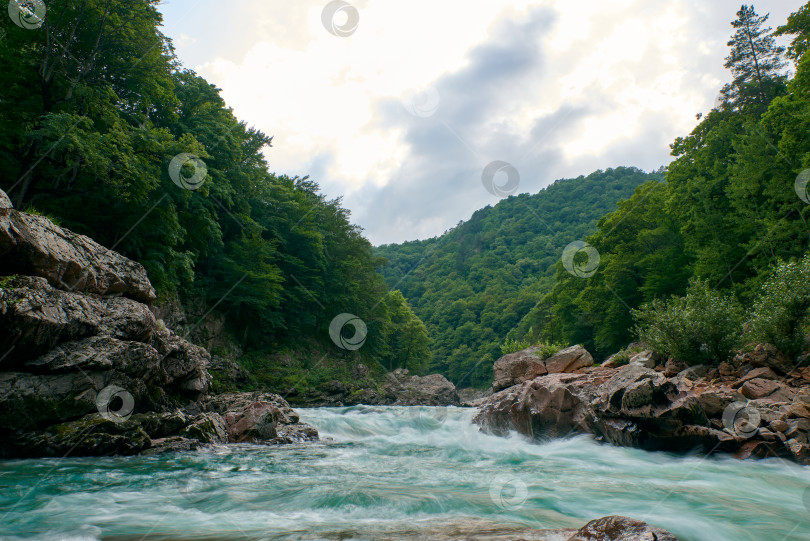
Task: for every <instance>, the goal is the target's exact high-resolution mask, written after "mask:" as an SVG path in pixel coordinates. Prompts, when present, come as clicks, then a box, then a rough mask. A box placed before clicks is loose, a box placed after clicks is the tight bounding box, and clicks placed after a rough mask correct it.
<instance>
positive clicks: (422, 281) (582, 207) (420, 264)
mask: <svg viewBox="0 0 810 541" xmlns="http://www.w3.org/2000/svg"><path fill="white" fill-rule="evenodd" d="M652 178H660V175H659V174H648V173H645V172H643V171H640V170H638V169H635V168H626V167H620V168H616V169H608V170H607V171H597V172H595V173H592V174H590V175H588V176H587V177H582V176H581V177H579V178H576V179H564V180H558V181H556V182H555V183H554V184H552V185H551V186H549V187H547V188H545V189H544V190H541V191H540V192H539V193H537V194H534V195H530V194H521V195H518V196H513V197H509V198H508V199H505V200H503V201H500V202H499V203H498V204H497V205H495V206H494V207H491V206H487V207H485V208H483V209H481V210H478V211H476V212H475V213H474V214H473V215H472V217H471V218H470V220H469V221H467V222H464V223H462V224H460V225H459V226H457V227H455V228H454V229H452V230H450V231H448V232H447V233H445V234H444V235H442V236H440V237H436V238H432V239H428V240H424V241H414V242H406V243H402V244H390V245H383V246H380V247H378V248H377V249H376V253H377V255H380V256H382V257H385V258H386V259H387V260H388V264H387V265H386V266H385V267H384V268H383V269H382V271H381V272H382V274H383V276H384V277H385V280H386V282H387V283H388V285H389V287H391V288H392V289H399V290H401V291H402V293H403V295H404V296H405V298H406V299H407V300H408V301H409V303H410V304H411V306H412V307H413V310H414V312H415V313H416V314H417V315H418V316H419V317H420V318H421V319H422V321H424V322H425V324H426V325H427V327H428V332H429V334H430V337H431V338H432V340H433V344H432V349H433V352H434V354H433V359H434V360H433V364H432V366H431V367H430V368H431V370H434V371H439V372H441V373H443V374H444V375H446V376H447V377H449V378H450V379H451V380H452V381H453V382H454V383H456V384H457V385H474V386H485V385H487V384H488V383H489V382H490V380H491V374H492V364H493V362H494V361H495V359H496V358H497V357H498V356H499V355H500V344H501V343H502V342H503V340H504V337H505V336H506V334H507V333H508V332H509V331H510V330H512V329H513V328H514V327H515V326H516V325H517V324H518V323H519V322H520V321H521V319H522V318H523V317H524V316H525V315H526V314H527V313H529V311H530V310H531V309H532V308H533V307H534V306H535V305H536V304H537V302H538V301H539V300H540V299H541V297H542V296H543V295H544V294H545V293H547V292H548V291H550V289H551V287H552V285H553V283H554V272H555V264H556V263H557V261H558V260H559V258H560V255H561V254H562V251H563V249H564V248H565V247H566V246H567V245H568V244H569V243H571V242H573V241H577V240H583V239H584V238H585V237H586V236H588V235H589V234H591V233H592V232H593V231H594V230H595V228H596V222H597V221H598V220H599V218H601V217H602V216H603V215H604V214H606V213H607V212H610V211H612V210H614V209H615V208H616V203H617V202H618V201H619V200H621V199H626V198H628V197H630V196H631V195H632V194H633V190H634V189H635V188H636V187H637V186H639V185H641V184H642V183H644V182H646V181H648V180H651V179H652Z"/></svg>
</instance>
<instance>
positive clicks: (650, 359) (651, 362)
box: [628, 349, 660, 368]
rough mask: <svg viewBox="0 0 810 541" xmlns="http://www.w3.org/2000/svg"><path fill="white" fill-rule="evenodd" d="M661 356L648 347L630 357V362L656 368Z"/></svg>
mask: <svg viewBox="0 0 810 541" xmlns="http://www.w3.org/2000/svg"><path fill="white" fill-rule="evenodd" d="M659 360H660V357H659V356H658V354H656V353H655V352H654V351H653V350H651V349H648V350H645V351H642V352H641V353H637V354H635V355H633V356H632V357H630V361H629V363H628V364H637V365H640V366H643V367H645V368H655V367H656V366H657V365H658V362H659Z"/></svg>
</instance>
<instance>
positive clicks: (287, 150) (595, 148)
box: [161, 0, 804, 244]
mask: <svg viewBox="0 0 810 541" xmlns="http://www.w3.org/2000/svg"><path fill="white" fill-rule="evenodd" d="M803 3H804V1H803V0H772V1H760V2H756V3H755V4H754V5H755V7H756V9H757V11H758V12H759V13H760V14H763V13H767V12H770V13H771V19H770V21H769V23H770V24H771V25H772V26H773V27H776V26H778V25H780V24H782V23H783V22H784V21H785V19H786V18H787V16H788V15H789V14H790V13H791V12H793V11H796V10H797V9H798V8H799V7H800V6H801V5H803ZM739 7H740V1H739V0H734V1H731V0H711V1H709V0H667V1H663V0H543V1H527V0H481V1H478V0H407V1H406V0H376V1H368V0H355V1H352V2H349V3H348V5H346V4H345V3H344V4H343V5H341V4H330V3H329V2H327V1H326V0H315V1H311V0H294V1H290V0H232V1H231V2H229V3H227V4H224V3H223V2H221V1H219V0H216V1H214V0H171V1H165V2H164V3H163V4H162V6H161V11H162V13H163V14H164V17H165V21H164V24H165V28H164V32H165V33H166V34H167V35H168V36H169V37H171V38H172V39H173V41H174V43H175V46H176V48H177V53H178V56H179V57H180V60H181V61H182V62H183V64H184V65H185V66H186V67H189V68H191V69H194V70H195V71H196V72H197V73H199V74H200V75H202V76H203V77H205V78H206V79H207V80H208V81H209V82H211V83H213V84H215V85H217V86H218V87H219V88H221V89H222V95H223V97H224V99H225V100H226V102H227V103H228V104H229V105H230V106H231V107H233V109H234V112H235V114H236V116H237V117H238V118H240V119H241V120H244V121H246V122H247V123H248V124H249V125H252V126H255V127H256V128H258V129H260V130H262V131H263V132H265V133H266V134H268V135H272V136H273V137H274V139H273V148H271V149H268V150H267V152H266V156H267V159H268V161H269V163H270V167H271V169H272V170H273V171H275V172H277V173H286V174H288V175H301V176H303V175H310V176H311V177H312V178H313V179H315V180H316V181H317V182H319V183H320V185H321V188H322V190H323V191H324V193H326V194H327V196H329V197H338V196H343V198H344V199H343V202H344V206H346V207H347V208H349V209H350V210H351V211H352V221H353V222H354V223H357V224H359V225H360V226H361V227H363V228H364V230H365V234H366V236H367V237H368V238H369V239H370V240H371V241H372V242H373V243H374V244H382V243H389V242H401V241H404V240H412V239H416V238H427V237H432V236H435V235H439V234H441V233H442V232H443V231H445V230H446V229H448V228H450V227H452V226H454V225H455V224H456V223H458V221H459V220H466V219H468V218H469V217H470V215H471V214H472V213H473V212H474V211H475V210H476V209H479V208H481V207H483V206H485V205H487V204H495V203H497V202H498V201H499V195H498V194H499V193H502V192H504V191H505V192H513V191H514V192H515V193H522V192H530V193H535V192H537V191H538V190H539V189H541V188H542V187H544V186H547V185H548V184H550V183H551V182H553V181H554V180H555V179H558V178H567V177H576V176H579V175H587V174H588V173H590V172H592V171H595V170H597V169H606V168H609V167H617V166H622V165H627V166H636V167H639V168H641V169H644V170H648V171H649V170H652V169H657V168H658V167H659V166H661V165H664V164H666V163H668V162H669V161H670V159H671V158H670V156H669V144H670V143H671V142H672V141H673V139H675V137H678V136H681V135H686V134H688V133H689V132H690V131H691V130H692V128H694V126H695V124H696V123H697V120H696V119H695V115H696V114H697V113H700V112H704V113H705V112H707V111H708V110H709V109H710V108H711V107H712V105H713V104H714V101H715V99H716V96H717V93H718V90H719V89H720V88H721V87H722V85H723V84H724V83H725V82H727V80H728V79H729V76H728V74H727V72H726V71H725V70H724V68H723V58H724V57H725V56H726V54H727V49H728V48H727V46H726V42H727V41H728V39H729V37H730V35H731V30H732V29H731V26H730V22H731V21H732V20H733V19H734V18H735V14H736V11H737V10H738V9H739ZM355 23H356V24H355ZM496 160H497V161H501V162H505V163H506V164H510V165H511V166H513V169H511V168H508V167H506V168H503V167H501V168H500V169H501V171H500V172H499V173H497V174H495V175H494V177H493V179H492V184H493V186H494V187H493V186H490V188H491V189H490V190H487V189H486V187H485V186H484V182H483V181H482V172H483V170H484V168H485V167H486V166H487V165H488V164H490V163H491V162H493V161H496ZM494 169H498V168H497V167H495V168H494ZM509 175H511V177H510V176H509ZM518 176H519V184H518V185H517V189H516V190H513V189H512V187H513V186H514V181H516V180H518ZM510 180H511V181H512V182H513V183H512V184H510ZM499 187H501V188H502V189H501V190H499V189H498V188H499ZM493 192H494V193H493Z"/></svg>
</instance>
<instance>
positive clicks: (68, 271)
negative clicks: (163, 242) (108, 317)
mask: <svg viewBox="0 0 810 541" xmlns="http://www.w3.org/2000/svg"><path fill="white" fill-rule="evenodd" d="M4 196H5V194H3V197H4ZM17 274H19V275H25V276H41V277H43V278H45V279H47V280H48V282H49V283H50V284H51V285H52V286H54V287H57V288H60V289H65V290H68V291H79V292H83V293H92V294H97V295H122V296H124V297H128V298H131V299H134V300H137V301H140V302H143V303H146V304H151V303H152V302H153V301H154V300H155V298H156V296H155V290H154V288H153V287H152V284H151V283H150V282H149V279H148V277H147V275H146V269H144V268H143V265H141V264H139V263H136V262H134V261H132V260H130V259H127V258H126V257H124V256H122V255H120V254H118V253H116V252H113V251H112V250H109V249H107V248H105V247H103V246H101V245H100V244H98V243H97V242H95V241H94V240H92V239H90V238H88V237H85V236H84V235H77V234H76V233H73V232H72V231H70V230H67V229H63V228H61V227H59V226H57V225H54V223H53V222H51V221H50V220H49V219H47V218H45V217H43V216H35V215H31V214H25V213H22V212H17V211H16V210H13V209H10V208H0V275H3V276H11V275H17Z"/></svg>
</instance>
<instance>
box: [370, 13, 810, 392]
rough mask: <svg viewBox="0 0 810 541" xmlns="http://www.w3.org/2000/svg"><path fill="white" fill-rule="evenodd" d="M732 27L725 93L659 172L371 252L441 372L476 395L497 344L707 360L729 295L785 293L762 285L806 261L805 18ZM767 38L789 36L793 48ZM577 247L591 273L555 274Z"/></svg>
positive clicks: (624, 177)
mask: <svg viewBox="0 0 810 541" xmlns="http://www.w3.org/2000/svg"><path fill="white" fill-rule="evenodd" d="M732 29H733V37H732V39H731V40H730V41H729V43H728V45H729V48H730V52H729V55H728V57H727V58H726V63H725V67H726V68H727V69H728V70H729V72H730V75H731V77H730V79H731V80H730V82H729V83H728V84H727V85H725V86H724V87H723V88H722V89H719V94H720V97H719V98H718V100H717V106H716V107H715V108H714V109H712V110H711V111H710V112H709V113H708V114H706V115H705V116H704V115H703V114H700V115H698V120H701V122H700V123H699V124H698V126H697V127H696V128H695V129H694V131H693V132H692V133H691V134H689V135H688V136H686V137H681V138H678V139H677V140H676V141H675V142H674V143H673V144H672V155H673V156H674V157H675V160H674V161H673V162H672V163H671V164H670V165H669V166H668V167H667V169H666V170H662V171H661V173H662V174H656V175H645V174H643V173H641V172H640V171H636V170H633V169H623V168H619V169H615V170H609V171H607V172H604V173H602V172H599V173H595V174H593V175H590V176H589V177H587V178H584V179H583V178H580V179H575V180H568V181H558V182H557V183H556V184H554V185H553V186H551V187H549V188H548V189H546V190H544V191H543V192H541V193H540V194H537V195H533V196H529V195H525V194H524V195H521V196H519V197H512V198H509V199H507V200H505V201H503V202H501V203H499V204H498V205H497V206H495V207H494V208H486V209H483V210H481V211H479V212H477V213H476V214H475V215H473V217H472V219H471V220H470V221H469V222H466V223H464V224H462V225H460V226H459V227H457V228H456V229H454V230H452V231H450V232H448V233H447V234H445V235H444V236H442V237H440V238H438V239H431V240H428V241H423V242H412V243H404V244H402V245H396V246H382V247H380V248H378V250H377V252H378V253H379V254H380V255H382V256H384V257H385V258H387V259H388V260H389V263H388V266H387V267H386V268H385V269H383V271H382V272H383V274H384V276H385V277H386V281H387V282H388V283H389V285H391V286H394V285H396V287H399V288H400V289H401V290H402V292H403V293H404V295H405V297H406V298H407V299H408V301H410V303H411V304H412V305H413V307H414V310H415V312H416V313H417V315H418V316H419V317H421V318H422V319H423V320H424V321H425V323H426V324H427V326H428V329H429V332H430V335H431V336H432V337H433V339H434V343H435V345H436V347H435V350H434V351H435V357H434V359H435V360H434V364H433V366H434V367H435V368H436V369H438V370H441V371H442V372H444V373H446V374H448V375H449V376H450V377H451V379H453V380H454V381H456V382H457V383H459V384H473V385H482V384H485V383H487V382H488V381H489V380H488V378H489V374H490V367H491V364H492V362H493V361H494V359H496V358H497V356H498V355H499V354H500V349H499V345H500V344H501V343H503V342H504V340H505V339H507V340H509V341H511V342H512V343H513V344H515V343H520V344H532V343H548V344H552V343H558V344H561V345H568V344H576V343H580V344H584V345H585V346H586V347H587V348H588V349H590V350H591V351H593V352H595V353H596V354H597V356H598V357H601V358H604V357H606V356H607V355H609V354H612V353H615V352H616V351H618V350H620V349H621V348H623V347H624V346H626V345H627V344H628V343H629V342H631V341H633V340H634V339H636V338H637V337H638V336H639V334H642V335H644V337H646V338H650V337H651V336H653V335H654V334H655V333H657V336H659V338H660V339H661V341H662V342H663V341H667V340H668V341H669V342H670V343H671V342H677V341H678V340H681V341H684V342H690V341H691V342H696V343H697V346H695V347H698V348H701V347H702V348H706V347H708V345H707V342H708V341H709V340H708V339H707V338H706V337H705V336H703V335H705V334H712V333H714V334H718V329H730V328H735V329H736V328H737V327H742V322H741V321H738V322H730V321H729V320H730V318H731V317H732V315H733V314H732V313H737V312H739V313H740V314H742V313H743V311H742V309H740V310H736V309H734V310H731V309H730V308H729V310H730V312H729V311H728V310H727V311H725V312H724V311H723V309H722V307H726V308H728V307H729V306H731V305H729V304H728V303H729V302H732V301H728V300H727V299H726V297H725V295H728V294H730V295H732V297H733V299H732V300H733V304H734V305H735V306H736V305H739V306H750V305H752V304H755V303H757V302H760V301H761V299H760V297H759V296H760V294H761V286H763V284H765V285H766V286H767V287H770V288H771V290H774V291H776V290H779V287H781V286H778V285H774V284H773V283H772V281H771V282H769V280H771V279H772V276H773V273H774V272H777V271H775V270H774V269H776V268H777V265H778V263H779V262H780V261H795V260H796V259H798V258H800V257H801V256H802V255H803V254H805V253H806V252H807V248H808V239H810V227H808V225H807V220H808V215H809V214H810V213H809V212H808V203H810V199H808V195H807V184H808V181H810V169H808V168H809V167H810V57H808V56H807V55H805V51H806V50H807V43H808V35H810V7H808V5H806V6H805V7H804V8H802V9H801V10H800V11H799V12H797V13H795V14H793V15H792V16H791V17H790V19H789V21H788V23H787V24H786V25H784V26H782V27H780V28H779V29H778V30H777V31H776V32H774V31H773V30H772V29H771V28H770V27H768V25H767V16H760V15H758V14H757V13H756V12H755V11H754V8H753V7H749V6H743V7H742V8H741V9H740V11H739V12H738V13H737V19H736V20H735V21H733V22H732ZM776 35H784V36H791V39H792V42H791V45H790V47H788V48H787V49H786V48H784V47H780V46H778V44H777V42H776V40H775V36H776ZM791 73H794V75H791ZM631 190H635V192H634V193H633V194H632V197H629V199H627V200H626V201H622V202H620V203H619V205H618V208H616V207H615V203H616V202H617V201H618V200H619V199H622V198H627V197H628V196H629V195H630V192H631ZM605 212H607V214H606V215H604V216H602V215H603V213H605ZM597 221H598V228H596V231H595V232H593V233H592V234H591V231H592V230H593V227H594V225H595V224H596V222H597ZM588 235H589V236H588ZM586 236H587V239H586V238H585V237H586ZM580 239H585V240H586V241H587V244H589V245H590V246H591V248H586V249H580V250H576V252H577V253H576V254H575V256H574V260H573V261H572V262H571V263H572V264H573V265H574V267H575V268H576V266H577V265H596V264H597V263H598V266H595V267H594V272H587V273H581V272H571V270H572V269H570V268H569V269H566V268H565V265H564V264H563V261H562V254H563V251H564V248H565V247H566V245H568V244H569V243H570V242H572V241H576V240H580ZM591 258H592V259H593V260H592V261H591ZM569 266H570V265H569ZM779 268H781V269H782V270H781V271H778V272H781V273H782V275H786V273H788V274H789V270H785V269H786V268H787V269H789V267H779ZM797 272H798V271H797ZM690 283H691V284H692V286H691V288H690V291H692V297H691V300H689V301H688V302H687V303H686V305H683V306H687V308H684V309H683V310H685V311H678V309H677V307H678V306H681V305H679V304H678V302H680V301H678V300H677V299H676V300H673V301H672V302H673V304H672V306H670V307H669V308H667V305H664V304H660V305H656V306H657V307H658V308H657V309H654V308H653V305H650V304H649V303H650V302H651V301H654V300H656V299H658V300H659V301H663V300H666V299H669V298H670V297H672V296H673V295H682V294H684V293H686V291H687V288H688V287H689V284H690ZM768 284H770V285H769V286H768ZM788 291H790V290H788ZM802 291H803V290H802ZM723 292H726V293H723ZM785 294H786V295H787V293H785ZM790 294H791V295H792V296H793V297H795V298H793V297H791V298H793V300H792V301H788V300H787V299H785V300H784V301H780V303H781V304H783V305H785V306H787V305H788V304H790V303H791V302H792V303H793V304H796V306H795V307H793V304H790V306H791V307H793V308H791V310H793V309H794V308H795V310H797V312H796V313H791V314H786V315H785V318H787V319H786V321H793V323H790V325H795V321H796V320H797V319H798V320H799V321H804V320H803V319H802V318H803V317H804V315H803V314H804V313H805V312H804V311H806V305H807V303H808V302H810V300H808V299H807V298H805V297H804V296H802V295H804V293H802V292H800V291H799V290H798V288H796V287H794V288H793V291H790ZM701 299H702V300H701ZM712 299H714V300H716V301H717V302H714V300H712ZM724 299H726V300H724ZM794 301H795V302H794ZM774 302H776V301H774ZM645 306H646V308H644V311H642V312H634V310H637V309H639V308H642V307H645ZM776 308H777V307H776V306H773V307H770V308H768V307H762V306H760V311H761V312H762V311H764V312H768V311H771V312H774V313H775V311H776ZM711 310H714V312H711ZM645 311H646V312H645ZM650 311H653V312H654V315H650ZM740 317H742V316H740ZM791 318H792V319H791ZM650 321H654V322H655V324H654V325H652V326H651V327H650V326H649V323H650ZM639 322H646V324H647V327H646V328H636V325H637V324H638V323H639ZM777 324H781V323H773V324H772V325H777ZM787 324H788V323H785V325H787ZM748 327H749V328H750V327H751V325H750V324H749V325H748ZM763 332H764V331H763ZM785 332H787V331H786V330H785V329H781V330H780V329H777V330H773V331H772V334H773V333H776V334H777V335H778V334H780V333H785ZM790 332H793V331H790ZM797 332H798V331H797ZM734 334H735V335H736V334H739V335H740V340H742V336H743V335H744V334H745V333H742V332H738V331H737V330H735V331H734ZM766 334H767V333H766ZM675 335H677V337H674V336H675ZM760 338H761V339H763V340H764V339H765V338H767V336H766V337H764V338H763V337H760ZM773 340H776V338H774V339H773ZM731 342H734V343H733V344H732V345H736V346H739V345H741V342H739V341H734V340H732V341H731Z"/></svg>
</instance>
